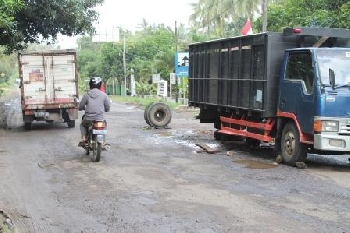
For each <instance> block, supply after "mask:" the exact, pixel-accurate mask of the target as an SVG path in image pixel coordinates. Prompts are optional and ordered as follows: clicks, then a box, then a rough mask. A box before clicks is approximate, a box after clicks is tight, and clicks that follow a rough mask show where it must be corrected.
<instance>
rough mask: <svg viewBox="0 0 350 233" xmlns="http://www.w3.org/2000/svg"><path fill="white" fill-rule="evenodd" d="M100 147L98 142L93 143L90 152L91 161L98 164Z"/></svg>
mask: <svg viewBox="0 0 350 233" xmlns="http://www.w3.org/2000/svg"><path fill="white" fill-rule="evenodd" d="M101 150H102V145H101V143H100V142H97V141H94V146H93V151H92V161H94V162H99V161H100V158H101Z"/></svg>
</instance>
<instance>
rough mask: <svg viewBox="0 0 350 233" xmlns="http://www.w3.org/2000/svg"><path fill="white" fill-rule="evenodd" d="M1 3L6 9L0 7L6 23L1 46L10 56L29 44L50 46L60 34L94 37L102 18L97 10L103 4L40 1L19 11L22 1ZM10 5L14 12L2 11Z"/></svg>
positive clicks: (96, 0) (93, 0) (0, 35)
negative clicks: (48, 44)
mask: <svg viewBox="0 0 350 233" xmlns="http://www.w3.org/2000/svg"><path fill="white" fill-rule="evenodd" d="M0 1H4V2H5V5H0V10H1V11H0V12H2V13H1V15H0V16H2V15H3V14H5V19H4V21H5V23H0V45H5V46H6V48H7V50H6V52H7V53H11V52H13V51H16V50H21V49H23V48H25V47H26V45H27V44H28V43H39V42H40V41H41V40H43V41H47V43H50V42H52V41H55V40H56V39H57V35H58V34H59V33H61V34H62V35H67V36H74V35H79V34H85V33H91V32H92V31H93V26H92V22H93V21H95V20H97V17H98V14H97V12H96V10H95V7H96V6H97V5H99V4H101V3H102V2H103V0H55V1H52V0H36V1H24V2H23V7H22V8H19V7H17V6H16V4H18V3H20V1H19V0H0ZM0 3H1V2H0ZM7 5H8V6H12V8H10V10H7V11H5V13H3V11H2V8H3V7H6V6H7ZM18 6H21V5H18ZM6 15H7V17H6ZM0 18H1V17H0Z"/></svg>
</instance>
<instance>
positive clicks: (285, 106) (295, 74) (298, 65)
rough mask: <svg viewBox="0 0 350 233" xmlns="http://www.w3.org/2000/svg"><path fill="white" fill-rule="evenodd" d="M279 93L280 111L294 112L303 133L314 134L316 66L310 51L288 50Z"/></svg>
mask: <svg viewBox="0 0 350 233" xmlns="http://www.w3.org/2000/svg"><path fill="white" fill-rule="evenodd" d="M285 62H286V63H285V72H284V75H283V78H282V80H281V87H280V93H279V105H278V108H279V111H280V112H282V113H286V114H288V113H292V114H294V115H295V116H296V119H297V121H298V123H299V125H300V128H301V131H302V132H303V133H308V134H313V119H314V95H315V91H314V83H315V81H314V79H315V75H314V73H315V72H314V67H313V63H312V54H311V52H310V51H302V50H299V51H288V52H286V56H285Z"/></svg>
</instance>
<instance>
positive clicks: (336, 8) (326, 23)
mask: <svg viewBox="0 0 350 233" xmlns="http://www.w3.org/2000/svg"><path fill="white" fill-rule="evenodd" d="M268 12H269V13H268V25H267V29H268V30H269V31H282V30H283V28H286V27H301V26H302V27H333V28H349V27H350V23H349V20H348V19H349V17H350V1H349V0H284V1H278V2H276V3H273V4H269V6H268ZM260 25H261V19H260V18H259V19H258V20H257V21H256V22H254V26H255V27H260Z"/></svg>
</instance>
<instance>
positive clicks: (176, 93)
mask: <svg viewBox="0 0 350 233" xmlns="http://www.w3.org/2000/svg"><path fill="white" fill-rule="evenodd" d="M175 56H177V22H176V21H175ZM175 66H177V64H175ZM174 68H175V70H174V72H175V86H176V89H175V90H176V91H175V102H176V103H178V102H179V86H178V85H179V84H178V80H177V75H176V67H174ZM170 85H171V84H170Z"/></svg>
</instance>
